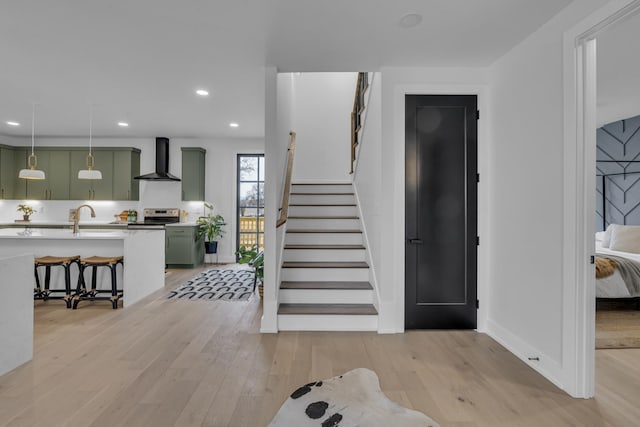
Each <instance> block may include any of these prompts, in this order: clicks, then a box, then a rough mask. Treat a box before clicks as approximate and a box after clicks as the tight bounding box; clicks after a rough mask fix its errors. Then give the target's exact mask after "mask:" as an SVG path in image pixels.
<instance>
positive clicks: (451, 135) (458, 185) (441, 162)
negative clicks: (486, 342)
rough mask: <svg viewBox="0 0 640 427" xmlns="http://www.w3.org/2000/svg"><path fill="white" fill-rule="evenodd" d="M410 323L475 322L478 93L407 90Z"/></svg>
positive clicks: (454, 325)
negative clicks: (419, 93)
mask: <svg viewBox="0 0 640 427" xmlns="http://www.w3.org/2000/svg"><path fill="white" fill-rule="evenodd" d="M405 114H406V123H405V131H406V133H405V138H406V141H405V144H406V190H405V191H406V207H405V208H406V210H405V216H406V218H405V219H406V222H405V224H406V225H405V227H406V236H405V237H406V245H405V248H406V253H405V262H406V265H405V328H407V329H473V328H475V327H476V318H477V308H476V295H477V290H476V280H477V279H476V271H477V237H476V236H477V224H476V223H477V185H478V184H477V133H478V132H477V117H478V116H477V98H476V96H475V95H407V96H406V98H405Z"/></svg>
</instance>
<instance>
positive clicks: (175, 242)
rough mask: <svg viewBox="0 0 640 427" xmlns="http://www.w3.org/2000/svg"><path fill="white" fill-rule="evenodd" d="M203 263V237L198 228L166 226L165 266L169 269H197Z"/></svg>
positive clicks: (194, 226)
mask: <svg viewBox="0 0 640 427" xmlns="http://www.w3.org/2000/svg"><path fill="white" fill-rule="evenodd" d="M203 262H204V236H200V235H198V226H197V225H193V226H167V228H166V230H165V264H167V266H169V267H188V268H193V267H197V266H199V265H200V264H202V263H203Z"/></svg>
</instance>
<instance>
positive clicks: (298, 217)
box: [287, 215, 360, 219]
mask: <svg viewBox="0 0 640 427" xmlns="http://www.w3.org/2000/svg"><path fill="white" fill-rule="evenodd" d="M287 219H360V217H358V216H353V215H349V216H340V215H325V216H318V215H309V216H289V217H288V218H287Z"/></svg>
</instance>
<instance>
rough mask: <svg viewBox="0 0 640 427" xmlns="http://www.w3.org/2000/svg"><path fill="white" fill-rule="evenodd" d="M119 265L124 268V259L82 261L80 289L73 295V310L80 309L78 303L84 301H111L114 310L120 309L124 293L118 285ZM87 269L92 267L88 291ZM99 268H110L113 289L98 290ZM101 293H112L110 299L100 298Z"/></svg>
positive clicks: (94, 257)
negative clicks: (119, 304) (117, 269)
mask: <svg viewBox="0 0 640 427" xmlns="http://www.w3.org/2000/svg"><path fill="white" fill-rule="evenodd" d="M118 264H120V265H122V266H123V267H124V257H123V256H114V257H102V256H92V257H88V258H82V259H80V277H79V279H78V287H77V288H76V293H75V294H74V295H73V309H74V310H75V309H77V308H78V303H79V302H80V301H82V300H90V301H99V300H106V301H111V305H112V306H113V309H114V310H116V309H117V308H118V300H119V299H120V298H122V295H123V291H122V289H118V287H117V283H116V267H117V266H118ZM87 267H91V268H92V271H91V290H87V286H86V284H85V281H84V270H85V269H86V268H87ZM98 267H108V268H109V270H111V289H110V290H109V289H104V290H103V289H97V288H96V275H97V269H98ZM100 293H111V296H109V297H100V296H98V294H100Z"/></svg>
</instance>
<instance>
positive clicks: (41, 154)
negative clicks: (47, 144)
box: [24, 148, 70, 200]
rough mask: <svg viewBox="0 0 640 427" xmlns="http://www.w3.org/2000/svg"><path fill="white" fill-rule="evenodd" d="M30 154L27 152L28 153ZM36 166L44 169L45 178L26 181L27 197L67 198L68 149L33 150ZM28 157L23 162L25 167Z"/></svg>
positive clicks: (37, 198) (38, 198)
mask: <svg viewBox="0 0 640 427" xmlns="http://www.w3.org/2000/svg"><path fill="white" fill-rule="evenodd" d="M29 154H31V153H30V152H27V157H28V155H29ZM35 155H36V157H37V165H36V168H37V169H40V170H42V171H44V173H45V179H43V180H35V179H29V180H26V181H27V199H32V200H69V174H70V171H69V150H66V149H59V148H43V149H37V150H35ZM27 163H28V158H27V160H25V162H24V167H27Z"/></svg>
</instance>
